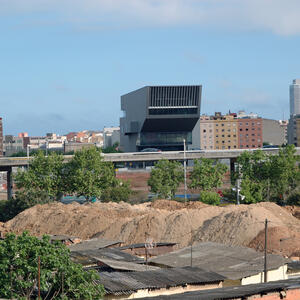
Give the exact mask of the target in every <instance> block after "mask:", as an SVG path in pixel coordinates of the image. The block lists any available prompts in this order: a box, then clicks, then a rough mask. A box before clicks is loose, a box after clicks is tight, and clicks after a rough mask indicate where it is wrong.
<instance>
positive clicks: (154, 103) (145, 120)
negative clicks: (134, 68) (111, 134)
mask: <svg viewBox="0 0 300 300" xmlns="http://www.w3.org/2000/svg"><path fill="white" fill-rule="evenodd" d="M201 90H202V86H201V85H196V86H145V87H143V88H141V89H138V90H136V91H133V92H131V93H128V94H126V95H123V96H121V109H122V111H123V113H124V116H123V118H121V119H120V127H121V128H120V129H121V137H120V140H121V148H122V149H123V151H125V152H135V151H141V150H143V149H145V148H157V149H160V150H163V151H168V150H170V151H172V150H182V149H183V139H185V140H186V142H187V145H189V144H192V142H193V141H192V130H193V129H194V127H195V125H196V123H197V121H198V120H199V118H200V105H201Z"/></svg>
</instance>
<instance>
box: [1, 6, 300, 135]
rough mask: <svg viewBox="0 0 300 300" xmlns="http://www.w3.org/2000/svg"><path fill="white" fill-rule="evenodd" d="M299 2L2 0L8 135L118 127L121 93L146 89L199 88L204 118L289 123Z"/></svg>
mask: <svg viewBox="0 0 300 300" xmlns="http://www.w3.org/2000/svg"><path fill="white" fill-rule="evenodd" d="M299 8H300V3H298V2H297V1H294V0H291V1H285V2H282V1H277V0H274V1H272V5H271V3H270V1H268V0H260V1H256V0H251V1H243V4H241V2H239V1H235V0H229V1H226V3H225V2H220V1H214V0H211V1H207V0H206V1H181V0H176V1H169V0H162V1H149V0H148V1H146V0H140V1H122V0H115V1H113V3H110V2H109V1H102V0H99V1H96V0H87V1H79V0H76V1H72V4H71V1H68V0H62V1H56V0H54V1H49V0H43V1H40V0H39V1H37V0H27V1H24V2H22V4H20V3H19V1H16V0H9V1H7V0H2V1H1V6H0V16H1V18H0V24H1V27H0V32H1V37H2V43H1V45H0V47H1V53H2V55H1V57H0V63H1V70H0V78H1V85H0V101H1V102H0V103H1V108H2V109H1V117H2V118H3V130H4V134H14V135H17V133H18V132H22V131H27V132H29V134H30V135H43V134H45V133H46V132H57V133H58V134H64V133H66V132H70V131H81V130H84V129H91V130H102V128H103V127H104V126H115V125H119V118H120V117H121V116H122V115H121V109H120V97H121V95H123V94H126V93H128V92H130V91H131V90H135V89H137V88H139V87H141V86H146V85H195V84H196V85H197V84H201V85H202V86H203V94H202V105H201V114H203V113H207V114H213V113H214V112H215V111H222V112H227V111H229V110H231V111H238V110H246V111H247V112H255V113H258V114H259V115H260V116H263V117H265V118H274V119H283V117H284V118H285V119H288V117H289V85H290V83H291V82H292V80H293V79H296V78H299V77H300V72H299V70H300V62H299V59H298V55H297V51H295V49H299V46H300V39H299V34H300V21H299V20H298V16H297V13H296V12H297V11H298V9H299Z"/></svg>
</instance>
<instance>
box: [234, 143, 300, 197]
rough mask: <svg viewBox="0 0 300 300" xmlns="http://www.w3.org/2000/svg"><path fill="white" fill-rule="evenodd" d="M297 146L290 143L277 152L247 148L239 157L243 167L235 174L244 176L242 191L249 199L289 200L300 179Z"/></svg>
mask: <svg viewBox="0 0 300 300" xmlns="http://www.w3.org/2000/svg"><path fill="white" fill-rule="evenodd" d="M295 152H296V150H295V147H294V146H293V145H287V146H286V147H284V148H280V149H279V153H278V154H277V155H267V154H266V153H265V152H263V151H262V150H257V151H255V152H248V151H247V152H243V153H242V154H241V155H240V156H239V157H238V159H237V163H238V165H239V168H238V169H239V171H237V172H236V173H235V175H234V178H235V179H237V178H240V179H241V180H242V185H241V194H242V195H244V196H245V202H246V203H253V202H260V201H276V202H278V203H282V202H285V201H286V200H287V198H288V197H289V195H291V194H292V193H294V192H295V189H297V187H298V185H299V182H300V169H299V166H298V164H297V161H298V157H297V156H296V155H295Z"/></svg>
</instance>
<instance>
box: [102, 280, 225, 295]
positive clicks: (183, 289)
mask: <svg viewBox="0 0 300 300" xmlns="http://www.w3.org/2000/svg"><path fill="white" fill-rule="evenodd" d="M221 287H222V282H219V283H211V284H201V285H200V284H199V285H186V286H178V287H171V288H168V289H166V288H164V289H145V290H139V291H137V292H136V293H133V294H131V295H128V296H127V295H121V296H115V295H105V296H104V299H138V298H144V297H155V296H161V295H174V294H181V293H185V292H192V291H201V290H208V289H215V288H221Z"/></svg>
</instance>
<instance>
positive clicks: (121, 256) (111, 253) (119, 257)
mask: <svg viewBox="0 0 300 300" xmlns="http://www.w3.org/2000/svg"><path fill="white" fill-rule="evenodd" d="M70 256H71V258H72V260H73V261H75V262H77V263H80V264H82V265H83V266H95V265H97V264H98V262H100V261H101V262H104V263H105V261H106V262H107V263H105V264H107V265H108V266H110V267H112V268H114V267H113V266H119V267H120V270H143V269H142V267H141V268H139V266H135V265H137V264H138V263H139V264H141V263H144V262H145V261H144V259H142V258H140V257H137V256H134V255H131V254H129V253H124V252H122V251H120V250H117V249H114V248H104V249H98V250H85V251H73V252H71V253H70ZM114 262H115V263H114ZM108 263H109V264H108ZM122 263H123V265H122ZM126 263H127V264H126ZM128 263H130V264H128ZM121 266H122V267H121ZM117 269H118V268H117Z"/></svg>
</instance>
